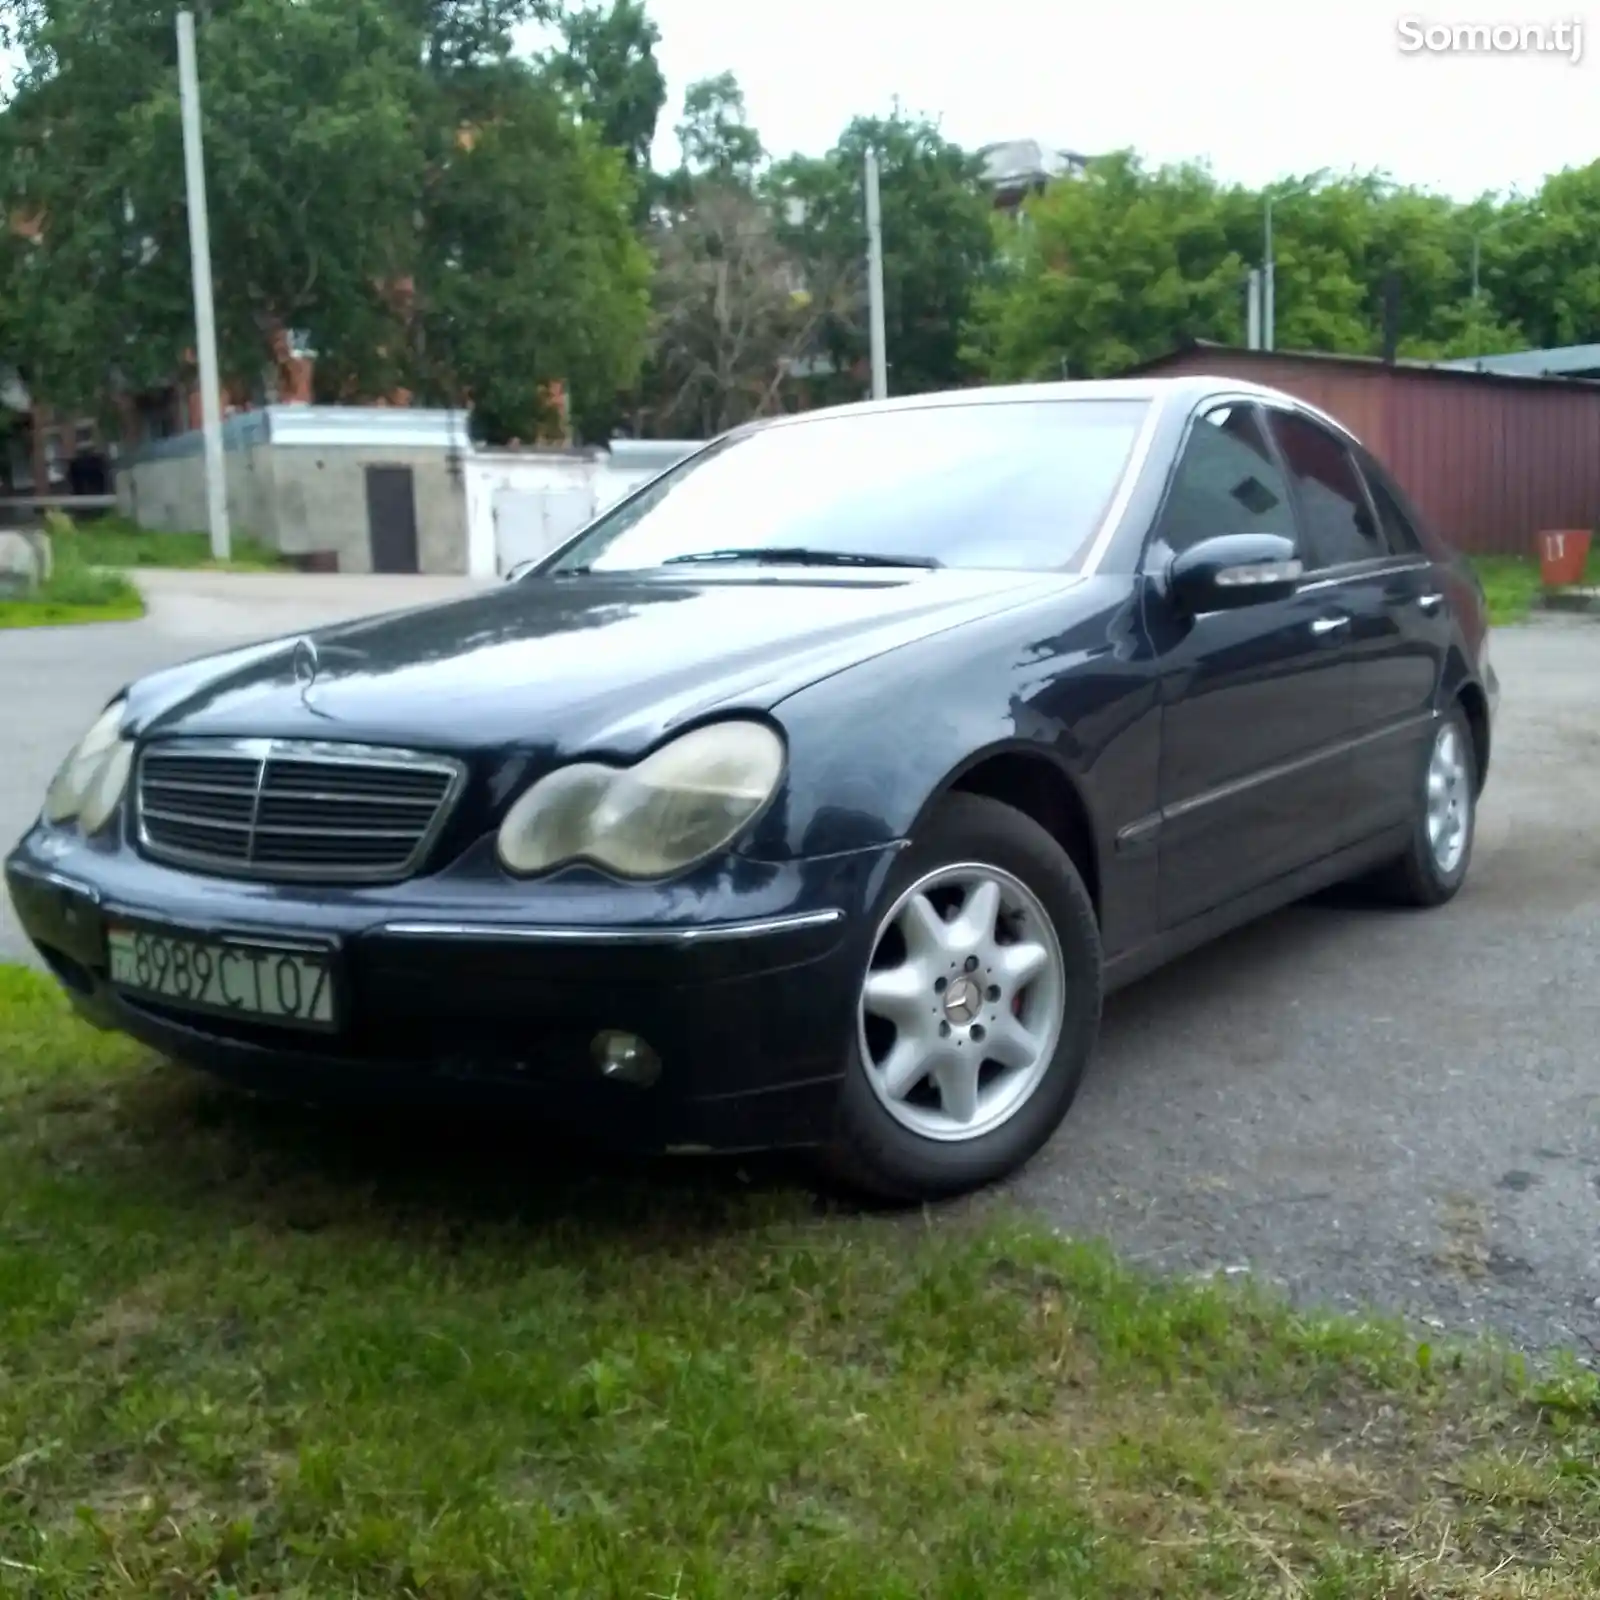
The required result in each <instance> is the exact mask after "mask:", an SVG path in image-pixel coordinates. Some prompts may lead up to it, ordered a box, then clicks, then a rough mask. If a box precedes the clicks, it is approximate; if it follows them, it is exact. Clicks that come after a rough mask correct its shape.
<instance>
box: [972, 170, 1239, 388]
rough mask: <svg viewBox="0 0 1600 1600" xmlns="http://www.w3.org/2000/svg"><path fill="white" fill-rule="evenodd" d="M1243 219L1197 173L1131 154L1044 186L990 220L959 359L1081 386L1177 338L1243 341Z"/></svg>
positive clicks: (1232, 194) (1228, 193) (1224, 193)
mask: <svg viewBox="0 0 1600 1600" xmlns="http://www.w3.org/2000/svg"><path fill="white" fill-rule="evenodd" d="M1248 210H1249V198H1248V197H1247V196H1245V195H1244V194H1243V193H1242V192H1240V191H1236V190H1224V189H1222V188H1221V187H1220V186H1219V185H1218V183H1217V182H1216V180H1215V179H1214V178H1213V177H1212V176H1211V174H1210V173H1209V172H1208V171H1207V170H1206V169H1205V168H1203V167H1198V166H1178V167H1166V168H1161V169H1158V170H1157V171H1155V172H1149V171H1147V170H1146V169H1145V168H1144V167H1143V166H1142V165H1141V164H1140V162H1139V160H1138V158H1137V157H1135V156H1134V155H1132V154H1131V153H1122V154H1118V155H1113V156H1109V157H1106V158H1105V159H1103V160H1101V161H1098V162H1095V163H1093V164H1092V165H1091V167H1090V170H1089V172H1088V174H1087V175H1086V176H1085V177H1083V178H1081V179H1065V180H1062V181H1059V182H1057V183H1055V184H1053V185H1051V187H1050V188H1049V189H1048V190H1046V191H1045V193H1043V194H1042V195H1040V196H1038V197H1036V198H1035V199H1033V200H1031V201H1029V202H1028V203H1027V204H1026V205H1025V206H1024V208H1023V210H1022V212H1021V213H1020V215H1018V216H1016V217H1002V218H1000V219H997V223H996V227H997V231H998V233H999V236H1000V246H999V252H1000V260H999V265H998V268H997V273H996V278H995V281H994V282H993V283H992V284H989V285H986V286H983V287H981V288H980V289H979V290H978V292H977V295H976V297H975V303H974V313H973V317H972V321H971V324H970V327H969V330H968V332H969V338H968V344H967V355H968V358H969V359H971V360H972V361H973V362H974V363H975V364H976V365H977V366H978V367H979V368H980V370H982V371H983V372H984V373H985V374H986V375H988V376H989V377H991V378H996V379H1003V380H1026V379H1047V378H1059V377H1062V376H1063V375H1066V376H1071V377H1074V378H1088V377H1099V376H1103V375H1105V374H1108V373H1114V372H1118V371H1121V370H1122V369H1123V368H1125V367H1127V366H1130V365H1131V364H1133V363H1134V362H1137V361H1142V360H1146V359H1148V358H1150V357H1152V356H1155V355H1158V354H1159V353H1160V352H1161V351H1162V350H1164V349H1168V348H1170V347H1172V346H1173V345H1175V344H1177V343H1179V342H1181V341H1182V340H1183V339H1186V338H1211V339H1225V340H1238V341H1240V342H1242V335H1243V328H1244V285H1245V279H1246V273H1247V270H1248V269H1247V266H1246V261H1245V258H1244V256H1243V255H1242V254H1241V252H1240V249H1239V247H1238V245H1237V244H1236V242H1235V240H1236V239H1240V238H1242V236H1243V234H1244V232H1245V229H1246V227H1247V226H1248V225H1249V218H1248Z"/></svg>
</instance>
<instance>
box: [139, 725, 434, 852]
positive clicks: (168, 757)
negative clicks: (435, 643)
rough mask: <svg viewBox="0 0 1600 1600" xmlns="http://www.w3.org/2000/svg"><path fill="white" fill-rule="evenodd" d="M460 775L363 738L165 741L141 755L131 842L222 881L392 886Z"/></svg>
mask: <svg viewBox="0 0 1600 1600" xmlns="http://www.w3.org/2000/svg"><path fill="white" fill-rule="evenodd" d="M463 776H464V771H463V768H462V767H461V765H460V763H458V762H455V761H452V760H450V759H448V758H447V757H444V756H434V755H421V754H418V753H417V752H415V751H411V750H384V749H378V748H377V747H375V746H370V745H348V744H323V743H316V742H309V741H307V742H302V741H297V740H288V739H183V740H176V739H175V740H163V741H160V742H157V743H155V744H152V745H149V746H147V747H146V749H145V750H144V751H143V753H142V754H141V755H140V757H139V768H138V779H137V783H136V785H135V799H136V805H137V817H138V833H139V843H140V846H141V848H142V849H143V850H144V852H145V854H146V855H149V856H151V857H154V858H155V859H156V860H159V861H167V862H171V863H172V864H173V865H174V866H184V867H194V868H198V869H200V870H202V871H209V872H215V873H219V874H222V875H224V876H228V877H249V878H264V879H269V880H270V879H285V880H295V881H299V882H305V881H315V882H320V883H378V882H384V883H388V882H394V881H395V880H397V879H400V878H405V877H409V876H410V875H411V874H412V873H414V872H416V871H417V869H418V868H419V867H420V866H421V864H422V862H423V859H424V858H425V856H426V855H427V852H428V849H429V847H430V846H431V845H432V844H433V842H434V840H435V839H436V838H437V837H438V835H439V830H440V829H441V828H442V827H443V826H444V824H445V822H446V820H447V819H448V817H449V814H450V808H451V806H452V805H453V804H454V803H455V799H456V796H457V795H458V794H459V792H460V788H461V783H462V779H463Z"/></svg>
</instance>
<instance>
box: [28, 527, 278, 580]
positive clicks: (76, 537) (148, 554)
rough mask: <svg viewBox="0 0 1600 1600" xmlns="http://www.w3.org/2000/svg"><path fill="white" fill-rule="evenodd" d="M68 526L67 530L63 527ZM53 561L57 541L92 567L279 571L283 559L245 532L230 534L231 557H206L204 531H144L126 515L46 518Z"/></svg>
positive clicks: (208, 541)
mask: <svg viewBox="0 0 1600 1600" xmlns="http://www.w3.org/2000/svg"><path fill="white" fill-rule="evenodd" d="M68 530H70V531H68ZM52 532H54V533H55V535H56V538H55V544H56V550H57V559H60V551H61V548H62V546H63V545H68V546H69V547H70V549H71V550H72V551H73V552H75V553H76V556H77V558H78V560H79V561H81V562H82V563H84V564H86V565H90V566H97V567H194V568H206V569H209V570H225V571H229V572H262V571H273V570H278V569H281V568H282V567H283V566H284V565H285V562H284V561H283V558H282V557H281V556H279V555H278V553H277V552H276V551H275V550H271V549H269V548H268V547H267V546H265V545H263V544H259V543H258V542H257V541H256V540H254V539H252V538H251V537H250V536H249V534H246V533H239V532H235V533H234V534H233V537H232V540H231V544H232V551H233V554H232V558H231V559H230V560H228V561H223V562H218V561H213V560H212V559H211V539H210V536H209V535H207V534H204V533H163V532H159V531H150V530H146V529H144V528H141V527H139V525H138V524H137V523H135V522H130V521H129V520H128V519H127V518H126V517H118V516H109V517H98V518H95V519H92V520H87V521H84V522H79V523H73V522H71V521H69V520H68V519H67V518H65V517H62V518H57V519H53V521H52Z"/></svg>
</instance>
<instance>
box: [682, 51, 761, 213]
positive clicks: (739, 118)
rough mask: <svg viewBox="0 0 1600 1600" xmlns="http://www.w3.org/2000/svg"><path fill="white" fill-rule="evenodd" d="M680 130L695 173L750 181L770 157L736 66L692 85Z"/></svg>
mask: <svg viewBox="0 0 1600 1600" xmlns="http://www.w3.org/2000/svg"><path fill="white" fill-rule="evenodd" d="M676 131H677V135H678V146H679V149H680V150H681V152H682V165H683V169H684V171H685V172H687V173H689V174H690V175H691V176H692V177H696V178H712V179H716V180H718V181H719V182H722V183H736V184H740V185H743V186H746V187H748V186H749V185H750V184H752V183H753V182H754V181H755V175H756V170H757V168H759V167H760V165H761V163H762V161H763V160H764V159H765V157H766V151H765V150H764V149H763V148H762V144H761V136H760V135H759V134H758V133H757V132H756V130H755V129H754V128H753V127H751V125H750V118H749V113H748V111H747V110H746V108H745V103H744V90H742V89H741V88H740V87H739V80H738V79H737V78H736V77H734V75H733V74H732V73H731V72H721V73H718V74H717V75H716V76H715V77H712V78H701V79H699V80H698V81H697V82H694V83H691V84H690V85H689V88H688V90H687V92H686V93H685V94H684V97H683V116H682V118H681V119H680V121H679V123H678V126H677V130H676Z"/></svg>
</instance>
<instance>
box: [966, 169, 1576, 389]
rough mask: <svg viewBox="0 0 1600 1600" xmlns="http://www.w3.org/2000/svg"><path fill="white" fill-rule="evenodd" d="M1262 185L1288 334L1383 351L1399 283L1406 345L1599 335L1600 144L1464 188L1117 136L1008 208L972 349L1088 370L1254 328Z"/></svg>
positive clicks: (1500, 345)
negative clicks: (1277, 169)
mask: <svg viewBox="0 0 1600 1600" xmlns="http://www.w3.org/2000/svg"><path fill="white" fill-rule="evenodd" d="M1269 198H1270V199H1271V201H1272V215H1273V246H1274V248H1273V253H1274V258H1275V261H1276V271H1275V278H1276V319H1275V320H1276V340H1275V342H1276V345H1277V347H1278V348H1279V349H1285V350H1294V349H1298V350H1330V351H1336V352H1346V353H1352V354H1363V355H1374V354H1378V353H1379V352H1380V351H1381V349H1382V347H1383V339H1384V306H1385V295H1386V288H1387V286H1388V285H1389V284H1390V283H1391V282H1392V283H1393V285H1394V290H1395V297H1396V305H1397V308H1398V318H1397V323H1398V326H1397V333H1398V351H1399V353H1400V354H1401V355H1403V356H1412V357H1419V358H1426V359H1445V358H1451V357H1460V356H1469V355H1479V354H1492V353H1496V352H1501V351H1508V350H1516V349H1523V348H1528V347H1531V346H1545V345H1559V344H1574V343H1584V342H1588V341H1591V340H1596V339H1600V258H1597V257H1596V255H1595V249H1594V242H1595V240H1596V239H1600V162H1596V163H1594V164H1592V165H1591V166H1589V167H1585V168H1581V169H1575V170H1572V171H1568V172H1563V173H1558V174H1556V175H1554V176H1553V177H1551V178H1550V179H1548V180H1547V181H1546V182H1545V184H1544V185H1543V186H1542V188H1541V189H1540V191H1539V192H1538V194H1536V195H1535V196H1533V197H1531V198H1529V199H1522V198H1516V197H1513V198H1511V199H1503V198H1500V197H1495V196H1485V197H1482V198H1480V199H1478V200H1475V201H1473V202H1470V203H1467V204H1462V203H1459V202H1456V201H1452V200H1450V199H1448V198H1446V197H1444V196H1440V195H1436V194H1430V193H1426V192H1424V191H1420V190H1417V189H1413V188H1407V187H1404V186H1401V185H1398V184H1395V183H1393V182H1392V181H1390V180H1388V179H1386V178H1383V177H1381V176H1378V175H1360V174H1357V175H1350V176H1335V175H1331V174H1328V173H1316V174H1312V175H1310V176H1308V177H1305V178H1299V179H1290V180H1285V181H1283V182H1281V183H1277V184H1274V185H1273V186H1272V187H1271V188H1270V189H1269V190H1267V191H1265V192H1257V191H1251V190H1248V189H1244V188H1241V187H1239V186H1235V185H1227V184H1223V183H1220V182H1219V181H1217V180H1216V179H1215V178H1214V177H1213V176H1212V175H1211V173H1210V172H1209V171H1208V170H1206V169H1205V168H1204V167H1199V166H1175V167H1162V168H1155V169H1150V168H1147V167H1145V166H1143V165H1142V164H1141V163H1140V162H1139V161H1138V160H1137V158H1135V157H1134V156H1132V155H1131V154H1128V153H1122V154H1118V155H1114V156H1111V157H1108V158H1106V159H1104V160H1102V161H1099V162H1096V163H1094V164H1093V165H1092V166H1091V169H1090V172H1089V174H1088V176H1087V177H1086V178H1084V179H1081V180H1070V179H1066V180H1061V181H1059V182H1057V183H1055V184H1053V185H1052V186H1051V187H1050V188H1049V189H1048V190H1047V191H1046V192H1045V193H1043V194H1042V195H1040V196H1038V197H1036V198H1034V199H1033V200H1032V201H1030V202H1029V203H1028V204H1027V205H1026V206H1025V207H1024V208H1023V211H1022V213H1021V215H1020V217H1018V218H1015V219H1009V218H1008V219H1001V221H1000V223H999V237H1000V270H999V272H998V274H997V276H996V279H995V281H993V282H992V283H991V284H989V285H987V286H985V287H984V288H982V289H981V290H980V291H979V293H978V295H977V297H976V306H975V314H974V316H973V318H972V320H971V323H970V325H969V328H968V343H967V351H968V354H969V356H970V357H971V359H972V360H973V361H974V362H975V363H976V364H977V365H978V366H979V367H980V368H981V369H982V370H983V371H984V373H985V374H986V375H988V376H989V377H991V378H995V379H1014V378H1038V377H1057V376H1060V375H1061V374H1062V373H1063V372H1070V374H1071V375H1072V376H1075V377H1093V376H1098V375H1102V374H1106V373H1111V372H1116V371H1119V370H1121V369H1122V368H1124V367H1126V366H1128V365H1129V364H1131V363H1133V362H1136V361H1140V360H1145V359H1148V358H1150V357H1152V356H1156V355H1159V354H1160V353H1162V352H1163V351H1164V350H1166V349H1169V348H1171V347H1172V346H1173V345H1174V344H1177V343H1179V342H1181V341H1182V340H1184V339H1188V338H1209V339H1216V340H1221V341H1224V342H1228V343H1232V344H1242V343H1244V341H1245V320H1246V318H1245V309H1246V299H1245V284H1246V276H1247V273H1248V271H1249V269H1250V268H1251V267H1252V266H1256V265H1259V264H1260V262H1261V261H1262V259H1263V255H1264V233H1265V226H1266V209H1267V201H1268V199H1269ZM1475 254H1476V256H1477V258H1478V261H1479V272H1478V282H1477V293H1476V294H1474V292H1473V272H1472V262H1473V259H1474V255H1475Z"/></svg>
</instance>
